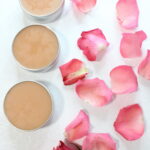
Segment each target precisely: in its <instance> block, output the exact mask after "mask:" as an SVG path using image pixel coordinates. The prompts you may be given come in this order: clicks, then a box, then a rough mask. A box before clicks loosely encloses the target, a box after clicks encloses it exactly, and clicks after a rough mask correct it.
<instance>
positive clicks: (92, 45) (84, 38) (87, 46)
mask: <svg viewBox="0 0 150 150" xmlns="http://www.w3.org/2000/svg"><path fill="white" fill-rule="evenodd" d="M108 45H109V43H108V42H107V40H106V38H105V36H104V34H103V32H102V31H101V30H100V29H94V30H90V31H86V32H82V34H81V37H80V38H79V40H78V46H79V48H80V49H81V50H82V51H83V53H84V55H85V56H86V57H87V59H88V60H90V61H95V60H96V59H97V57H98V56H100V55H101V53H102V52H103V50H104V49H106V48H107V47H108Z"/></svg>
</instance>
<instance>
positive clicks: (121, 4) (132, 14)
mask: <svg viewBox="0 0 150 150" xmlns="http://www.w3.org/2000/svg"><path fill="white" fill-rule="evenodd" d="M116 10H117V18H118V21H119V23H120V25H121V26H122V27H123V28H125V29H134V28H136V27H137V26H138V19H139V9H138V5H137V1H136V0H119V1H118V3H117V5H116Z"/></svg>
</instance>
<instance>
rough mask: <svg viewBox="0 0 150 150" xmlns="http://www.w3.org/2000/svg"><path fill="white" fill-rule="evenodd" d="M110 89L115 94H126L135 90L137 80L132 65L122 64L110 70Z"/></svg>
mask: <svg viewBox="0 0 150 150" xmlns="http://www.w3.org/2000/svg"><path fill="white" fill-rule="evenodd" d="M110 78H111V85H112V91H113V92H114V93H115V94H126V93H131V92H134V91H136V90H137V88H138V82H137V78H136V75H135V73H134V72H133V70H132V67H130V66H126V65H122V66H118V67H116V68H114V69H113V70H112V71H111V72H110Z"/></svg>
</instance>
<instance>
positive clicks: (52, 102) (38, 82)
mask: <svg viewBox="0 0 150 150" xmlns="http://www.w3.org/2000/svg"><path fill="white" fill-rule="evenodd" d="M23 82H34V83H37V84H39V85H41V86H42V87H43V88H44V89H45V90H46V91H47V92H48V93H49V95H50V97H51V104H52V112H51V114H50V116H49V118H48V119H47V120H46V121H45V122H44V123H43V124H42V125H41V126H39V127H38V128H35V129H32V130H25V129H21V128H18V127H16V126H15V125H14V124H12V123H11V122H10V121H9V119H8V117H7V115H6V112H5V99H6V96H7V95H8V93H9V92H10V90H11V89H12V88H13V87H15V86H16V85H17V84H20V83H23ZM3 110H4V114H5V116H6V118H7V120H8V121H9V123H10V124H11V125H13V126H14V127H15V128H17V129H20V130H23V131H34V130H37V129H40V128H42V127H43V126H45V125H46V124H47V123H48V122H49V121H50V120H51V119H52V117H53V113H54V97H53V94H52V93H51V92H50V89H49V88H48V87H47V86H46V85H45V84H44V83H41V82H40V81H35V80H24V81H21V82H18V83H16V84H14V85H13V86H12V87H11V88H10V89H9V90H8V92H7V93H6V95H5V98H4V103H3Z"/></svg>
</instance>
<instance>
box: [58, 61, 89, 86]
mask: <svg viewBox="0 0 150 150" xmlns="http://www.w3.org/2000/svg"><path fill="white" fill-rule="evenodd" d="M59 68H60V71H61V74H62V77H63V81H64V84H65V85H71V84H74V83H75V82H77V81H78V80H80V79H83V78H85V76H86V75H87V73H88V71H87V69H86V68H85V66H84V64H83V62H82V61H81V60H79V59H72V60H71V61H69V62H68V63H66V64H64V65H62V66H60V67H59Z"/></svg>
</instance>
